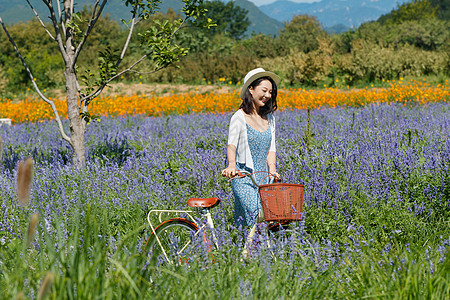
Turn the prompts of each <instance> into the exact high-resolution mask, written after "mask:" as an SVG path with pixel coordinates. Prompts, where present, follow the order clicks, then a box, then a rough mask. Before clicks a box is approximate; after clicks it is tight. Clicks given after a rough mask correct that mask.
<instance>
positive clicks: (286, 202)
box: [259, 183, 303, 222]
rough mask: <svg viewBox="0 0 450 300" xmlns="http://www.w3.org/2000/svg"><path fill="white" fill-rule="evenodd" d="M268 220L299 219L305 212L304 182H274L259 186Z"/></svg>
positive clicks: (265, 215)
mask: <svg viewBox="0 0 450 300" xmlns="http://www.w3.org/2000/svg"><path fill="white" fill-rule="evenodd" d="M259 195H260V197H261V206H262V210H263V213H264V219H265V220H266V221H279V222H283V221H298V220H300V219H301V218H302V212H303V184H292V183H273V184H263V185H260V186H259Z"/></svg>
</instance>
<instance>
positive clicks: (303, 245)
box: [268, 224, 320, 265]
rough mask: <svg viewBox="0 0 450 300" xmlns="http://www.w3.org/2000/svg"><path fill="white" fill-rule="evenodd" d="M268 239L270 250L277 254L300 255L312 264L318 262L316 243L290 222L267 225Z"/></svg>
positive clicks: (318, 253)
mask: <svg viewBox="0 0 450 300" xmlns="http://www.w3.org/2000/svg"><path fill="white" fill-rule="evenodd" d="M268 229H269V241H270V245H271V248H272V251H273V252H274V253H275V254H278V255H282V256H283V255H284V256H288V255H300V256H301V257H303V258H304V259H306V260H310V261H311V262H312V263H313V264H314V265H318V264H319V262H320V251H319V246H318V243H317V242H315V241H314V240H313V239H312V238H311V236H310V235H309V234H308V233H307V232H306V231H305V230H302V229H300V228H297V227H295V226H293V225H292V224H283V225H281V224H273V225H271V226H269V228H268Z"/></svg>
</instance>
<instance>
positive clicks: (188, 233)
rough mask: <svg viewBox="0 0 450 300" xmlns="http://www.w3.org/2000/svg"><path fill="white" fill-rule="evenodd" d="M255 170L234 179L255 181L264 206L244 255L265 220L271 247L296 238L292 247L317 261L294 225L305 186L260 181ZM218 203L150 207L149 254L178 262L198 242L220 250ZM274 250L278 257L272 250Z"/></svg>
mask: <svg viewBox="0 0 450 300" xmlns="http://www.w3.org/2000/svg"><path fill="white" fill-rule="evenodd" d="M260 172H262V171H260ZM264 172H265V171H264ZM255 173H256V172H254V173H249V172H246V171H241V172H238V176H237V177H235V178H233V179H237V178H244V177H246V176H249V177H250V178H251V180H252V182H253V184H255V185H256V186H257V187H258V191H259V193H258V194H259V197H260V201H259V203H260V204H261V206H262V210H261V212H262V214H261V215H260V216H259V220H257V222H256V223H255V225H254V226H253V227H252V228H251V230H250V233H249V235H248V237H247V241H246V245H245V247H244V252H243V255H244V257H247V256H248V248H249V247H250V246H251V245H252V243H253V240H254V237H255V233H256V226H257V225H258V223H262V222H264V223H266V224H267V226H266V229H267V232H268V235H269V237H271V238H270V239H269V240H268V243H267V245H268V248H269V249H270V250H271V249H273V248H274V247H275V246H276V245H282V246H283V248H284V247H286V246H287V245H288V244H289V242H290V241H293V243H291V246H293V247H291V249H292V248H293V249H294V250H300V252H299V253H301V254H311V253H312V254H313V259H314V263H317V261H318V252H317V249H316V245H315V243H314V242H313V241H312V239H311V238H310V237H309V235H307V234H306V232H304V231H303V227H302V226H300V227H299V226H291V225H292V224H293V223H298V222H300V221H301V220H302V216H303V185H301V184H290V183H270V184H257V182H256V180H255V179H254V177H253V174H255ZM265 173H268V175H267V176H266V177H265V178H267V177H268V176H273V175H272V174H270V173H269V172H265ZM265 178H264V179H265ZM264 179H263V180H262V181H264ZM262 181H261V182H262ZM219 203H220V199H219V198H190V199H189V200H188V201H187V205H188V206H190V207H192V208H193V210H159V209H156V210H150V211H149V213H148V214H147V222H148V224H149V225H150V229H151V231H150V236H149V237H148V239H147V242H146V244H145V246H144V251H145V253H146V255H148V256H149V257H150V260H152V261H155V260H160V259H162V260H163V261H166V262H168V263H170V264H178V263H181V262H186V261H188V260H189V259H190V258H191V257H190V256H191V255H192V253H195V245H196V242H197V241H198V242H200V243H204V244H205V245H206V248H207V249H208V253H211V250H212V247H213V246H214V247H215V248H216V249H219V246H218V243H217V238H216V236H215V234H214V221H213V219H212V217H211V210H212V209H213V208H214V207H216V206H217V205H219ZM154 214H157V215H158V221H159V224H158V225H157V226H154V225H153V224H152V221H151V219H152V216H153V215H154ZM165 214H168V215H171V214H172V215H173V214H175V215H178V216H175V217H171V218H169V219H167V220H165V221H163V219H162V216H163V215H165ZM179 215H182V216H179ZM194 215H198V216H199V217H200V218H199V219H200V220H203V222H198V221H197V220H196V219H195V218H194ZM260 221H262V222H260ZM207 228H210V229H212V230H211V233H212V242H211V241H210V240H209V239H208V238H207V236H206V233H205V229H207ZM305 237H306V238H305ZM306 252H308V253H306ZM271 253H272V255H273V256H274V257H275V253H274V252H273V251H272V250H271Z"/></svg>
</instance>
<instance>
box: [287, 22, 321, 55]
mask: <svg viewBox="0 0 450 300" xmlns="http://www.w3.org/2000/svg"><path fill="white" fill-rule="evenodd" d="M327 36H328V34H327V33H326V31H325V30H323V28H322V26H321V25H320V23H319V21H318V20H317V18H316V17H313V16H308V15H298V16H294V17H293V18H292V20H291V21H290V22H289V23H286V24H285V26H284V29H283V30H281V32H280V35H279V37H278V39H280V40H281V41H283V45H284V46H285V48H286V49H295V51H302V52H304V53H308V52H311V51H313V50H316V49H317V48H318V47H319V42H318V40H319V39H321V38H325V37H327ZM285 53H286V52H285Z"/></svg>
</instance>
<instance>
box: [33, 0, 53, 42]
mask: <svg viewBox="0 0 450 300" xmlns="http://www.w3.org/2000/svg"><path fill="white" fill-rule="evenodd" d="M27 3H28V5H29V6H30V7H31V10H33V12H34V14H35V16H36V18H37V19H38V20H39V23H41V25H42V27H44V29H45V31H46V32H47V33H48V35H49V36H50V38H51V39H52V40H54V41H56V39H55V38H54V37H53V35H52V34H51V33H50V31H48V29H47V27H46V26H45V24H44V22H42V20H41V18H40V17H39V14H38V13H37V11H36V10H35V9H34V7H33V5H31V3H30V1H29V0H27ZM44 3H45V0H44Z"/></svg>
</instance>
